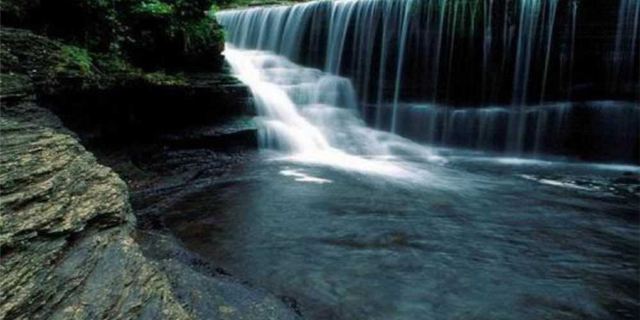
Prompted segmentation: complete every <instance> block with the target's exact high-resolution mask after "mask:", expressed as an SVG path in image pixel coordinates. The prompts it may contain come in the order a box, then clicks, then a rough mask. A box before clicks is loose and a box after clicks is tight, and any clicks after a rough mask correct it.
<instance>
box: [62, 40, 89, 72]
mask: <svg viewBox="0 0 640 320" xmlns="http://www.w3.org/2000/svg"><path fill="white" fill-rule="evenodd" d="M55 71H56V72H57V73H73V74H77V75H80V76H89V75H92V74H93V64H92V59H91V56H90V55H89V52H88V51H87V50H86V49H83V48H78V47H74V46H62V48H61V50H60V62H59V63H58V65H56V66H55Z"/></svg>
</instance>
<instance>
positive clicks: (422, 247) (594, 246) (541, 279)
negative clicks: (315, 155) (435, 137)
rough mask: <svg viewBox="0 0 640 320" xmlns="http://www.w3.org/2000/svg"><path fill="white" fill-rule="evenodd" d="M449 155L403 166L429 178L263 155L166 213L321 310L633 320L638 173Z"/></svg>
mask: <svg viewBox="0 0 640 320" xmlns="http://www.w3.org/2000/svg"><path fill="white" fill-rule="evenodd" d="M443 154H445V156H446V157H447V159H448V160H449V161H448V162H447V163H446V164H442V163H439V164H435V163H428V164H427V163H422V162H413V163H412V162H411V161H410V160H408V159H405V160H403V161H404V162H406V163H408V165H409V166H410V167H416V168H420V170H422V171H424V172H429V173H430V175H429V176H428V177H425V178H424V181H422V183H416V182H403V181H398V180H393V179H391V178H381V177H379V176H371V175H366V174H359V173H349V172H347V171H343V170H340V169H331V168H328V167H323V166H313V165H304V164H300V163H296V162H291V161H278V160H272V159H273V157H272V155H263V156H260V157H258V158H257V159H255V161H253V162H252V163H251V164H249V165H247V166H245V167H244V168H242V169H240V170H238V172H234V173H233V176H234V178H233V180H229V181H224V182H220V183H219V184H216V185H213V186H212V187H211V188H209V189H208V190H205V191H203V192H202V193H199V194H194V195H192V196H191V197H189V198H187V199H185V200H184V201H183V202H182V203H179V204H177V205H176V206H175V207H174V208H172V209H171V210H172V212H174V213H172V214H171V215H170V217H169V218H168V221H167V222H168V224H169V225H170V227H171V228H172V230H173V231H174V232H175V233H176V234H177V235H178V237H179V238H181V239H182V240H183V241H184V242H185V243H186V245H187V246H188V247H190V248H191V249H193V250H194V251H196V252H198V253H200V254H201V255H202V256H204V257H205V258H207V259H210V260H211V261H212V262H213V263H214V264H216V265H220V266H222V267H223V268H224V269H225V270H227V271H228V272H230V273H232V274H234V275H235V276H238V277H240V278H242V279H246V280H248V281H249V282H251V283H253V284H255V285H258V286H262V287H265V288H267V289H269V290H271V291H272V292H274V293H276V294H279V295H285V296H289V297H293V298H295V299H296V300H297V301H298V302H299V304H300V309H301V312H302V314H303V315H304V316H305V317H307V318H311V319H592V318H596V319H615V318H621V319H624V318H628V319H637V318H638V316H639V315H640V302H639V298H638V295H639V292H640V283H639V281H638V279H639V275H640V268H639V258H638V257H639V256H640V229H639V228H638V227H639V226H640V223H639V212H638V208H639V205H640V202H639V200H638V199H639V198H638V196H637V195H638V192H639V191H640V190H639V189H638V185H637V184H635V185H633V184H628V180H631V181H634V179H636V180H637V176H634V175H637V174H638V168H637V167H615V166H595V165H584V164H568V163H557V162H545V161H526V160H520V159H507V158H483V157H479V156H475V155H456V154H455V153H454V154H446V152H444V153H443ZM627 171H632V172H627ZM624 172H627V173H626V176H625V175H624V174H623V173H624ZM633 188H636V189H635V190H634V189H633Z"/></svg>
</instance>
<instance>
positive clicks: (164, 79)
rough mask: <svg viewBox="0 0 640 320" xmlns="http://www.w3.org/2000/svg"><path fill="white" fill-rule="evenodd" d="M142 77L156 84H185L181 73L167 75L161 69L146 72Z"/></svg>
mask: <svg viewBox="0 0 640 320" xmlns="http://www.w3.org/2000/svg"><path fill="white" fill-rule="evenodd" d="M143 77H144V79H145V80H147V81H149V82H150V83H153V84H157V85H171V86H182V85H186V84H187V81H186V79H185V78H184V76H183V75H181V74H177V75H168V74H166V73H164V72H161V71H156V72H151V73H146V74H144V75H143Z"/></svg>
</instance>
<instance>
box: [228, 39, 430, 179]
mask: <svg viewBox="0 0 640 320" xmlns="http://www.w3.org/2000/svg"><path fill="white" fill-rule="evenodd" d="M224 54H225V57H226V59H227V61H228V62H229V64H230V65H231V67H232V69H233V71H234V73H235V74H236V75H237V76H238V78H239V79H240V80H241V81H242V82H244V83H245V84H247V85H248V86H249V88H250V89H251V91H252V93H253V96H254V98H255V103H256V107H257V109H258V114H259V118H258V119H257V123H258V125H259V127H260V130H259V143H260V146H261V147H262V148H265V149H271V150H277V151H280V152H283V153H284V154H285V155H286V157H287V159H289V160H295V161H300V162H304V163H314V164H324V165H331V166H335V167H341V168H346V169H350V170H357V171H366V172H371V173H376V174H387V175H392V176H395V177H409V176H411V174H410V171H408V169H406V168H404V167H403V166H401V165H398V164H395V163H393V162H392V161H389V159H392V158H393V156H394V155H395V154H397V153H400V154H403V155H412V156H415V157H420V158H422V159H424V160H428V161H430V160H439V158H438V157H436V156H435V155H434V154H432V153H431V152H430V151H429V150H428V149H427V148H425V147H423V146H420V145H417V144H415V143H412V142H410V141H409V140H407V139H403V138H401V137H399V136H396V135H393V134H390V133H386V132H382V131H377V130H373V129H370V128H368V127H367V126H366V125H365V123H364V122H363V121H362V120H361V119H360V118H359V116H358V114H357V104H358V103H357V98H356V94H355V91H354V88H353V86H352V84H351V81H349V80H348V79H346V78H342V77H339V76H335V75H332V74H329V73H326V72H322V71H321V70H318V69H313V68H305V67H302V66H299V65H296V64H294V63H293V62H291V61H289V60H287V59H286V58H284V57H282V56H278V55H274V54H271V53H268V52H264V51H249V50H239V49H235V48H233V47H232V46H228V47H227V49H226V50H225V52H224Z"/></svg>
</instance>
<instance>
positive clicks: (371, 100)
mask: <svg viewBox="0 0 640 320" xmlns="http://www.w3.org/2000/svg"><path fill="white" fill-rule="evenodd" d="M638 3H639V1H635V0H619V2H612V3H609V4H607V6H602V7H600V6H599V5H597V4H590V3H582V2H580V1H576V0H570V1H559V0H546V1H538V0H514V1H494V0H411V1H400V0H337V1H312V2H307V3H303V4H298V5H293V6H271V7H259V8H250V9H245V10H228V11H222V12H219V13H218V14H217V15H216V17H217V19H218V20H219V21H220V23H221V24H222V25H223V26H224V27H225V28H226V30H227V32H228V41H229V42H230V43H231V44H232V45H234V46H236V47H237V48H239V49H258V50H266V51H270V52H272V53H274V54H279V55H283V56H285V57H287V58H289V60H291V61H293V62H295V63H299V64H302V65H307V66H311V67H315V68H317V69H322V70H323V71H324V72H326V73H329V74H334V75H340V76H343V77H348V78H349V79H351V80H352V83H353V87H354V88H355V91H356V92H357V93H358V96H359V100H358V106H355V107H354V106H350V108H352V109H353V110H356V109H357V110H358V111H359V112H360V115H361V116H362V117H363V118H364V119H365V121H366V122H367V123H368V124H369V125H371V126H374V127H376V128H378V129H383V130H389V131H391V132H393V133H399V134H403V135H405V134H406V133H407V132H408V131H412V132H414V131H415V130H416V126H417V122H419V121H418V120H416V119H414V118H412V117H411V116H410V115H411V114H415V112H414V111H415V110H414V109H412V108H407V107H406V106H410V105H412V106H414V105H433V106H438V107H437V108H449V109H451V110H450V111H447V112H442V113H441V116H440V117H436V119H437V120H433V121H437V122H438V123H437V124H436V125H434V126H429V127H422V131H423V134H422V136H425V135H427V136H428V135H430V133H429V132H438V133H436V135H437V134H443V132H449V133H447V134H449V135H451V132H452V130H454V127H452V126H455V123H457V121H458V120H459V119H457V118H452V117H455V116H456V115H458V117H459V115H460V114H468V117H474V116H475V117H478V118H476V119H475V120H474V121H473V123H481V122H483V119H486V118H487V115H488V114H492V112H491V110H495V109H496V108H499V109H500V110H501V112H500V118H501V119H502V117H503V115H505V116H506V119H507V120H506V124H505V125H504V126H503V125H502V124H504V123H505V122H504V121H503V120H500V121H499V122H500V124H501V125H500V126H497V127H495V129H491V130H495V131H492V132H490V133H484V134H485V136H490V137H493V139H495V140H494V141H493V142H492V143H490V144H487V143H473V144H465V146H466V147H471V148H479V149H485V147H486V146H489V145H491V148H489V149H490V150H492V151H499V152H506V153H508V154H513V155H521V154H536V155H538V154H541V153H559V154H563V155H565V154H566V155H569V156H571V155H574V156H578V157H582V158H586V159H598V160H616V161H632V162H637V161H640V159H639V156H638V155H637V153H638V152H637V150H638V147H637V146H638V145H639V144H640V141H639V138H638V137H637V136H638V134H637V130H638V127H639V126H640V125H639V123H640V119H639V118H638V117H633V118H632V120H631V121H632V125H630V126H627V128H630V129H629V130H631V131H628V132H624V133H621V134H620V136H625V137H627V139H626V140H623V141H615V142H613V141H611V143H610V144H604V145H602V148H604V149H606V148H609V146H613V144H614V143H615V144H616V146H615V148H618V147H619V146H618V145H617V144H619V143H622V144H623V145H625V146H626V148H627V149H629V150H632V151H631V152H630V153H628V154H626V155H625V156H623V157H618V156H614V157H610V156H605V155H611V154H618V153H617V152H614V151H613V150H604V149H602V150H599V149H593V148H580V147H576V146H577V145H580V143H581V142H580V139H581V138H582V137H583V136H584V135H582V134H580V132H582V131H588V130H596V128H595V127H589V126H590V125H591V124H592V123H591V122H589V123H582V122H581V119H580V118H576V115H581V114H583V113H584V112H582V111H580V110H574V111H572V112H569V111H566V112H563V114H566V116H564V117H561V118H560V119H562V121H564V122H563V123H562V124H558V126H561V127H564V128H568V129H567V130H561V131H557V132H562V133H561V134H562V136H554V137H553V138H549V137H548V136H549V133H548V132H543V131H544V130H546V128H547V127H548V123H549V121H551V120H549V117H548V116H547V115H548V114H549V113H548V111H545V110H551V109H554V106H557V105H559V104H562V105H563V106H564V107H562V109H563V110H565V109H570V110H573V109H575V108H581V107H580V106H583V105H585V104H584V103H578V104H574V103H571V102H569V101H567V99H574V100H580V101H584V100H593V99H594V98H595V99H596V100H627V101H629V99H631V100H632V101H633V99H636V98H637V96H638V92H640V90H638V89H639V88H640V76H639V72H638V71H639V70H638V61H639V59H640V58H639V56H638V52H639V51H640V50H638V43H637V42H638V41H637V38H638V23H639V21H640V19H639V15H640V9H638V8H639V6H640V5H638ZM592 15H593V16H602V18H600V20H599V21H600V22H599V23H600V24H601V25H598V26H597V28H598V30H600V29H601V30H602V31H600V32H601V36H600V37H598V38H593V37H591V36H585V35H584V34H585V33H588V32H589V31H588V30H590V29H589V28H594V27H592V26H591V25H590V24H589V23H590V22H588V20H589V19H591V16H592ZM608 30H613V31H615V33H613V32H611V31H608ZM609 33H611V34H609ZM603 47H610V48H611V52H612V53H611V54H610V55H609V56H607V55H602V54H600V53H598V52H599V51H600V50H602V49H601V48H603ZM577 50H578V51H580V53H581V54H580V55H579V57H580V58H576V51H577ZM588 50H590V51H589V52H587V51H588ZM584 57H587V58H584ZM600 66H602V67H600ZM577 68H579V69H580V72H575V70H576V69H577ZM585 70H586V71H585ZM630 97H631V98H630ZM558 101H561V102H558ZM562 101H567V102H566V103H565V102H562ZM633 102H634V103H636V104H637V100H636V101H633ZM607 105H610V107H609V109H607V110H606V113H602V114H599V115H595V117H599V116H602V117H604V116H607V115H610V114H612V113H613V114H627V112H628V110H629V109H628V108H629V104H628V103H626V104H623V105H622V106H617V105H612V104H607ZM538 107H539V108H541V109H540V110H538V111H532V110H534V109H535V108H538ZM474 108H480V109H482V108H485V109H484V110H478V111H477V112H466V111H465V110H469V109H474ZM634 108H635V109H634ZM457 109H460V110H462V111H460V112H456V110H457ZM594 110H595V111H594ZM631 110H632V113H633V114H634V115H637V114H638V107H637V105H636V106H633V105H632V106H631ZM596 111H598V112H602V110H601V109H597V108H596V109H594V108H591V109H588V112H587V113H589V114H591V113H593V112H596ZM533 114H539V115H541V116H540V117H534V118H535V120H532V115H533ZM589 117H591V115H590V116H589ZM532 121H533V122H534V124H532ZM554 121H555V120H554ZM455 127H456V128H458V129H456V130H459V126H455ZM489 127H490V128H494V127H492V126H489ZM408 128H411V130H409V129H408ZM435 128H439V129H435ZM532 128H534V129H532ZM597 129H599V130H621V129H620V128H617V127H615V126H613V127H611V128H597ZM466 130H467V131H473V129H471V128H468V129H466ZM536 132H537V133H536ZM411 136H412V137H413V136H415V135H413V134H412V135H411ZM542 136H545V138H542ZM427 140H428V141H432V142H433V143H438V144H444V145H451V143H450V142H449V141H450V140H448V139H445V138H444V137H440V138H439V139H427ZM453 145H460V144H453Z"/></svg>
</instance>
